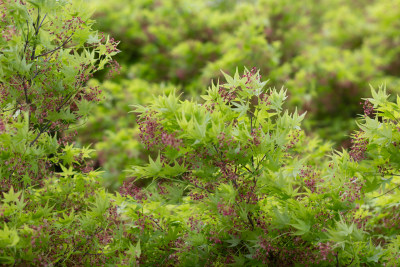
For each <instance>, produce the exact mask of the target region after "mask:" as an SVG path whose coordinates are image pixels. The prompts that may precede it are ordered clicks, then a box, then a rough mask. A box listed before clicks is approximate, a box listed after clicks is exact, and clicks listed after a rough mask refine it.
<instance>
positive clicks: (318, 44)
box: [79, 0, 400, 186]
mask: <svg viewBox="0 0 400 267" xmlns="http://www.w3.org/2000/svg"><path fill="white" fill-rule="evenodd" d="M89 3H90V5H91V6H92V7H93V8H94V9H95V10H96V12H95V13H94V16H93V18H94V19H95V20H96V21H97V24H96V25H95V27H97V29H99V30H100V31H103V32H106V33H108V34H110V35H111V36H113V37H114V38H115V39H116V40H120V41H121V43H120V45H119V49H120V50H121V51H122V53H120V54H118V55H117V57H116V59H117V61H118V62H119V64H120V65H121V69H120V73H119V74H118V75H114V76H113V79H112V80H111V81H106V82H104V83H102V81H104V80H105V79H106V78H108V77H109V76H108V73H106V72H103V73H101V74H100V75H98V76H97V80H96V81H92V82H93V83H96V84H98V85H100V87H101V89H102V90H103V92H104V93H103V95H104V101H103V103H102V104H101V105H100V106H98V107H95V108H94V116H92V117H91V118H90V120H89V121H88V122H87V123H86V124H85V126H84V127H82V129H81V130H80V132H81V133H84V136H87V137H83V138H81V140H80V142H81V143H82V144H83V145H88V144H93V148H95V149H96V151H97V156H96V157H95V159H96V164H95V166H96V167H102V168H103V169H104V171H105V173H104V178H105V182H106V183H107V184H108V185H110V186H112V185H118V184H120V183H121V182H122V181H123V180H124V179H125V178H126V173H124V172H123V171H122V170H126V169H129V166H131V165H133V164H137V163H140V162H141V159H146V158H147V155H146V152H145V151H144V150H143V148H142V146H141V145H140V144H139V142H138V141H137V140H138V138H137V126H135V125H136V122H135V121H136V117H135V114H134V113H131V114H128V112H129V111H131V110H132V108H131V107H130V106H129V105H133V104H146V103H148V102H149V101H151V99H152V97H153V96H156V95H159V94H162V93H164V92H165V93H168V92H170V91H171V90H172V89H173V88H178V89H179V90H180V92H182V93H183V95H184V97H186V98H193V99H197V100H198V99H199V97H200V95H201V94H203V93H204V92H205V90H206V89H207V87H208V86H209V85H210V82H211V80H214V81H216V80H218V79H220V78H221V72H220V70H223V71H224V72H226V73H230V74H232V73H233V72H234V71H235V69H236V67H237V66H239V71H240V72H242V69H240V66H247V67H248V68H251V67H257V68H259V69H260V73H262V74H263V75H264V76H266V77H264V78H265V79H269V82H268V85H269V86H271V87H275V86H276V87H281V86H282V84H283V85H284V86H285V87H286V88H287V89H288V94H289V99H288V102H287V107H288V108H289V109H290V110H294V108H295V107H297V108H298V109H299V112H300V113H303V112H307V116H306V118H307V119H306V120H305V124H304V127H305V129H306V131H307V132H308V134H310V135H314V136H319V137H321V138H323V139H324V140H329V141H333V142H334V144H335V147H336V148H340V147H349V146H350V142H349V136H350V133H351V132H352V131H353V130H354V129H355V127H356V125H355V122H354V118H356V117H357V114H360V113H362V105H360V99H361V98H365V97H367V96H369V85H372V86H375V87H376V86H378V85H380V84H381V83H386V85H387V87H388V88H390V89H391V90H395V92H393V93H398V88H399V81H400V80H399V74H400V27H399V26H400V25H399V24H400V20H399V18H400V1H398V0H379V1H378V0H355V1H345V0H329V1H328V0H307V1H291V0H258V1H257V0H247V1H246V0H242V1H240V0H235V1H234V0H229V1H228V0H215V1H211V0H209V1H204V0H163V1H161V0H134V1H131V0H121V1H98V0H92V1H90V2H89ZM88 125H89V127H87V126H88ZM79 136H82V134H79ZM89 136H90V138H89Z"/></svg>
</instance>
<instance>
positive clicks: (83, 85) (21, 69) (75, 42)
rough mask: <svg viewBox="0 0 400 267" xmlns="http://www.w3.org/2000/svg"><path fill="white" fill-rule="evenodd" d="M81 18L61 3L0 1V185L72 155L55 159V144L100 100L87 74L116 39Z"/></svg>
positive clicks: (40, 172) (27, 179) (105, 60)
mask: <svg viewBox="0 0 400 267" xmlns="http://www.w3.org/2000/svg"><path fill="white" fill-rule="evenodd" d="M89 16H90V13H89V12H87V10H85V9H84V8H83V5H82V6H81V7H80V8H79V11H77V8H76V7H75V6H74V5H72V4H71V3H69V2H68V1H56V0H52V1H13V0H4V1H0V17H1V21H0V32H1V34H2V38H0V48H1V49H0V51H1V52H0V110H1V114H0V138H1V140H2V143H1V145H0V149H1V150H0V155H1V156H0V169H1V172H0V175H1V178H2V181H1V184H2V185H1V188H2V190H3V189H4V188H5V189H8V188H10V186H11V185H14V186H16V187H22V186H26V185H30V184H31V183H32V181H35V180H36V181H40V180H42V179H43V178H44V177H45V176H48V175H51V171H54V170H55V167H54V165H55V164H59V163H63V164H64V165H66V164H71V162H76V163H77V162H78V161H79V159H77V158H76V159H70V161H71V162H69V161H68V160H67V161H62V162H60V158H59V157H58V152H60V150H59V149H58V148H59V147H60V146H61V147H62V146H66V145H67V144H68V141H70V139H69V137H68V136H67V135H66V134H65V133H64V132H65V130H66V129H68V128H69V125H70V124H71V123H75V122H77V120H79V119H84V118H86V116H87V115H88V113H89V111H90V109H91V105H92V103H93V102H96V101H98V100H99V98H100V91H99V90H98V88H97V87H90V86H87V81H88V79H89V78H90V77H91V76H92V74H93V73H94V72H96V71H98V70H101V69H103V68H104V66H105V65H106V64H109V63H110V62H112V59H111V57H112V56H113V55H115V54H116V53H117V52H118V50H117V49H116V46H117V44H118V43H117V42H115V41H114V40H113V39H109V38H108V37H105V36H104V35H99V34H98V33H97V32H96V31H93V30H91V26H92V24H93V21H92V20H90V19H89ZM38 166H41V168H38ZM49 170H51V171H50V172H49Z"/></svg>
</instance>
